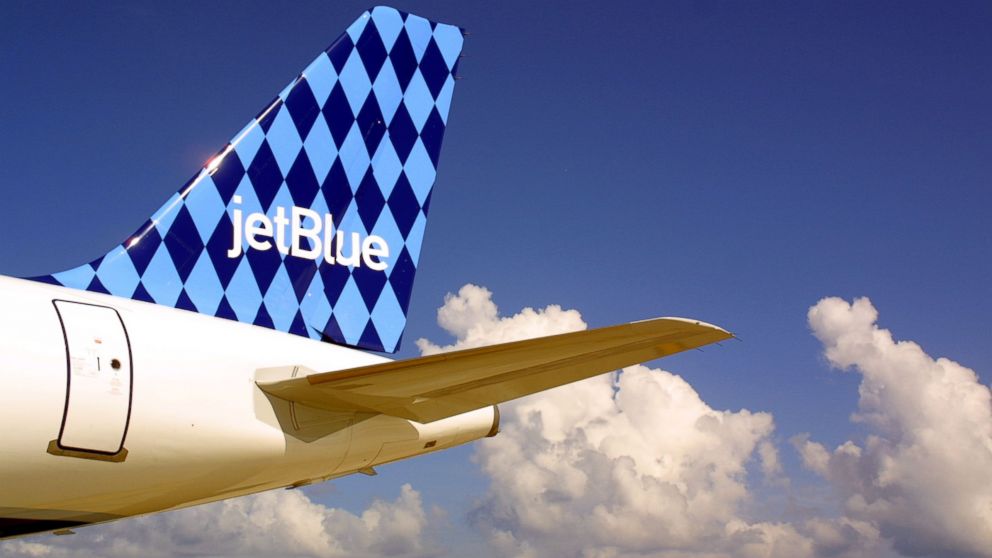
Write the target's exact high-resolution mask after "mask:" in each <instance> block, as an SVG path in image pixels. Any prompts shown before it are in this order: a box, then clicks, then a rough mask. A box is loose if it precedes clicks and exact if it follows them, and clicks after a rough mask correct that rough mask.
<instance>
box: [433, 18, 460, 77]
mask: <svg viewBox="0 0 992 558" xmlns="http://www.w3.org/2000/svg"><path fill="white" fill-rule="evenodd" d="M434 42H435V43H437V48H439V49H441V56H443V57H444V61H445V63H447V64H448V69H449V70H450V69H452V68H454V67H455V62H457V61H458V55H459V54H461V52H462V44H463V43H464V42H465V37H463V36H462V30H461V29H459V28H457V27H455V26H454V25H444V24H441V25H438V26H437V28H436V29H434Z"/></svg>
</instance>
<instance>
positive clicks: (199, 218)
mask: <svg viewBox="0 0 992 558" xmlns="http://www.w3.org/2000/svg"><path fill="white" fill-rule="evenodd" d="M184 203H185V204H186V209H187V210H189V214H190V216H192V217H193V224H194V225H196V231H197V232H199V233H200V239H201V240H202V241H203V243H204V244H206V243H207V242H208V241H209V240H210V236H211V235H212V234H214V229H216V228H217V223H219V222H220V219H221V217H223V215H224V200H222V199H220V194H218V193H217V186H216V185H215V184H214V181H213V179H211V178H210V177H209V176H206V177H204V178H203V180H200V181H199V182H197V184H196V186H195V187H194V188H193V189H192V190H190V192H189V193H188V194H186V201H185V202H184Z"/></svg>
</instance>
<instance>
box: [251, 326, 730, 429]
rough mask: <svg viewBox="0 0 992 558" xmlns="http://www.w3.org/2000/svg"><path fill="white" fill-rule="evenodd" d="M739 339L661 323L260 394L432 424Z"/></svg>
mask: <svg viewBox="0 0 992 558" xmlns="http://www.w3.org/2000/svg"><path fill="white" fill-rule="evenodd" d="M731 337H733V335H732V334H731V333H729V332H727V331H725V330H723V329H721V328H718V327H716V326H712V325H709V324H705V323H702V322H697V321H693V320H686V319H682V318H657V319H653V320H645V321H641V322H634V323H630V324H623V325H617V326H612V327H604V328H599V329H590V330H585V331H577V332H574V333H565V334H561V335H554V336H550V337H539V338H536V339H527V340H524V341H515V342H512V343H502V344H499V345H490V346H488V347H480V348H476V349H467V350H462V351H455V352H450V353H442V354H437V355H431V356H425V357H420V358H414V359H410V360H401V361H395V362H387V363H383V364H376V365H372V366H363V367H360V368H352V369H348V370H339V371H334V372H326V373H317V374H311V375H309V376H305V377H302V378H292V379H288V380H280V381H273V382H264V381H259V382H258V386H259V388H261V389H262V391H264V392H266V393H268V394H270V395H273V396H275V397H279V398H282V399H286V400H288V401H296V402H299V403H302V404H305V405H309V406H312V407H317V408H321V409H328V410H333V411H364V412H373V413H382V414H386V415H391V416H396V417H401V418H405V419H409V420H413V421H417V422H421V423H426V422H432V421H435V420H439V419H443V418H446V417H450V416H454V415H458V414H461V413H465V412H468V411H471V410H474V409H480V408H483V407H487V406H489V405H494V404H496V403H502V402H504V401H509V400H511V399H516V398H518V397H523V396H525V395H530V394H532V393H537V392H539V391H544V390H546V389H550V388H553V387H557V386H560V385H564V384H568V383H571V382H575V381H578V380H583V379H585V378H589V377H592V376H596V375H598V374H603V373H605V372H610V371H612V370H616V369H618V368H622V367H624V366H630V365H632V364H637V363H641V362H646V361H649V360H653V359H656V358H660V357H663V356H668V355H671V354H674V353H678V352H681V351H685V350H688V349H694V348H696V347H701V346H703V345H708V344H710V343H715V342H717V341H722V340H725V339H730V338H731Z"/></svg>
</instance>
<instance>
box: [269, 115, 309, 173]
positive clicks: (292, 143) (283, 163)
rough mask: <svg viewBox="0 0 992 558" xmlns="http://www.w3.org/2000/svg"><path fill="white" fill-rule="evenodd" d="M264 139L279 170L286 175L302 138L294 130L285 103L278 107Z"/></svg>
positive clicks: (298, 149) (294, 159)
mask: <svg viewBox="0 0 992 558" xmlns="http://www.w3.org/2000/svg"><path fill="white" fill-rule="evenodd" d="M265 139H267V140H268V142H269V147H270V148H272V154H273V155H275V158H276V163H278V164H279V170H280V171H282V175H283V176H286V175H287V174H289V169H290V168H292V166H293V163H294V162H295V161H296V156H297V155H299V154H300V149H302V148H303V140H301V139H300V133H299V132H298V131H296V124H294V123H293V117H292V116H290V115H289V109H287V108H286V106H285V105H283V106H282V107H280V108H279V113H278V114H276V118H275V120H274V121H273V122H272V127H271V128H269V132H268V133H267V134H265Z"/></svg>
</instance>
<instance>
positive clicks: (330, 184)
mask: <svg viewBox="0 0 992 558" xmlns="http://www.w3.org/2000/svg"><path fill="white" fill-rule="evenodd" d="M320 191H321V192H322V193H323V194H324V201H325V202H327V211H328V212H329V213H330V214H331V215H332V216H333V217H334V226H335V227H337V226H339V225H340V224H341V219H344V214H345V212H346V211H347V210H348V206H349V205H351V200H352V198H354V196H353V195H352V193H351V186H349V185H348V175H347V174H345V172H344V166H343V165H342V164H341V158H340V157H338V158H337V159H335V160H334V164H333V165H331V170H330V172H328V173H327V178H325V179H324V184H323V186H321V188H320Z"/></svg>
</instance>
